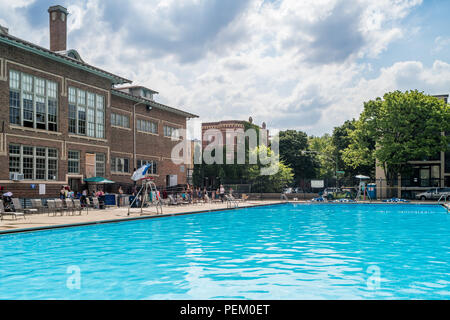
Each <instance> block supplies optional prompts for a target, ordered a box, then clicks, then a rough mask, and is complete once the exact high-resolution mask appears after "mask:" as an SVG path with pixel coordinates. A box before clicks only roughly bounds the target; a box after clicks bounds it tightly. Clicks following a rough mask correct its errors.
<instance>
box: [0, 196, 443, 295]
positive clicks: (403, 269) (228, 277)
mask: <svg viewBox="0 0 450 320" xmlns="http://www.w3.org/2000/svg"><path fill="white" fill-rule="evenodd" d="M0 256H1V260H0V299H449V298H450V265H449V262H450V215H449V214H447V213H446V210H444V209H443V208H442V207H440V206H432V205H428V206H427V205H422V206H419V205H351V204H348V205H345V204H344V205H327V204H323V205H322V204H320V205H295V204H286V205H278V206H270V207H259V208H249V209H241V210H233V211H224V212H212V213H201V214H196V215H186V216H177V217H167V218H160V219H150V220H141V221H132V222H123V223H114V224H104V225H96V226H88V227H78V228H68V229H58V230H51V231H41V232H33V233H25V234H15V235H3V236H0ZM78 275H79V277H78ZM78 280H79V281H78ZM77 284H80V288H79V289H78V285H77Z"/></svg>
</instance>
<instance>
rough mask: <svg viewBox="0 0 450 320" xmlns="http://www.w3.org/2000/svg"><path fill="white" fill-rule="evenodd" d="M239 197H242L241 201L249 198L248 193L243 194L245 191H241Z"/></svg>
mask: <svg viewBox="0 0 450 320" xmlns="http://www.w3.org/2000/svg"><path fill="white" fill-rule="evenodd" d="M241 197H242V202H246V201H247V200H248V198H249V196H248V194H245V193H243V194H242V195H241Z"/></svg>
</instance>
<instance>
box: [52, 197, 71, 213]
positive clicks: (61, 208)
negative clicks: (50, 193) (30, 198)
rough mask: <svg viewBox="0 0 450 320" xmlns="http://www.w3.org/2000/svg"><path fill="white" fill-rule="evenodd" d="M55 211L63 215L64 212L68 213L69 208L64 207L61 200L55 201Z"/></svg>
mask: <svg viewBox="0 0 450 320" xmlns="http://www.w3.org/2000/svg"><path fill="white" fill-rule="evenodd" d="M54 201H55V209H56V212H59V213H61V215H63V214H64V212H68V211H69V210H67V208H66V207H65V206H64V203H63V201H62V200H61V199H55V200H54Z"/></svg>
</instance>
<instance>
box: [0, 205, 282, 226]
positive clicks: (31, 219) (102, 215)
mask: <svg viewBox="0 0 450 320" xmlns="http://www.w3.org/2000/svg"><path fill="white" fill-rule="evenodd" d="M281 203H285V202H281V201H280V200H276V201H270V200H264V201H258V200H249V201H246V202H239V208H250V207H257V206H265V205H274V204H281ZM231 209H234V208H231ZM223 210H230V208H227V204H226V203H225V202H224V203H220V202H219V203H207V204H191V205H179V206H164V207H163V214H159V215H158V214H156V209H155V208H150V209H147V210H146V212H144V213H143V214H142V215H141V214H140V213H139V209H132V213H131V214H130V215H129V216H128V207H124V208H107V209H104V210H97V209H89V212H86V211H83V212H82V215H81V216H78V215H75V216H72V215H63V216H59V215H58V216H48V214H47V213H41V214H27V215H26V219H23V218H22V217H18V218H17V220H15V219H14V218H13V217H11V216H9V215H7V216H6V217H5V216H4V217H3V220H2V221H0V234H5V233H16V232H28V231H38V230H46V229H53V228H63V227H74V226H83V225H90V224H100V223H111V222H120V221H128V220H139V219H149V218H156V217H167V216H174V215H183V214H194V213H201V212H211V211H223ZM150 211H151V212H150Z"/></svg>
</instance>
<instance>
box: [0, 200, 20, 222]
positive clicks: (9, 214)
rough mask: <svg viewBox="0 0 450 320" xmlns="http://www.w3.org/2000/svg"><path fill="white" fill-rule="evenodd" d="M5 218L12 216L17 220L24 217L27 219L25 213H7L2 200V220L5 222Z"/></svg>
mask: <svg viewBox="0 0 450 320" xmlns="http://www.w3.org/2000/svg"><path fill="white" fill-rule="evenodd" d="M3 216H12V217H14V219H15V220H17V217H23V218H24V219H25V214H24V213H23V212H14V211H11V212H6V211H5V207H4V205H3V200H0V220H3Z"/></svg>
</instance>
